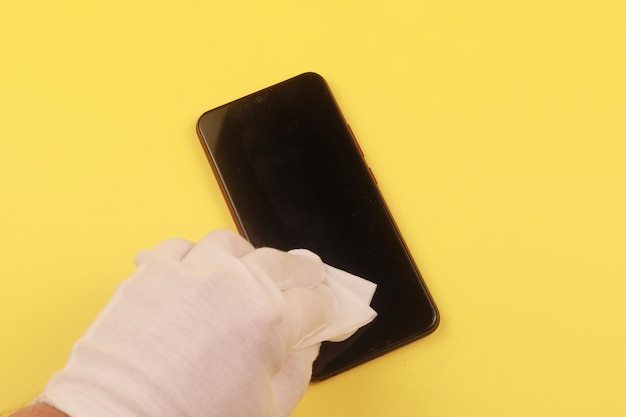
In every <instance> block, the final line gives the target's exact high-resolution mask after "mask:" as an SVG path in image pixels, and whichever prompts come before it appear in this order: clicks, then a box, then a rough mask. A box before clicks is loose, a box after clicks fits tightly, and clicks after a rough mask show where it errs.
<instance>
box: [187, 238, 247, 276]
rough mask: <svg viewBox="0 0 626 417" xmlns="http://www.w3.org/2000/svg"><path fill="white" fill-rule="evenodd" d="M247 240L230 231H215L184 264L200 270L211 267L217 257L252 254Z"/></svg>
mask: <svg viewBox="0 0 626 417" xmlns="http://www.w3.org/2000/svg"><path fill="white" fill-rule="evenodd" d="M253 250H254V246H252V245H251V244H250V243H249V242H248V241H247V240H245V239H244V238H243V237H241V236H239V235H238V234H236V233H235V232H232V231H230V230H225V229H223V230H215V231H213V232H211V233H209V234H207V235H206V236H204V237H203V238H202V239H200V241H199V242H198V243H196V244H195V246H194V247H193V248H192V249H191V250H190V251H189V253H188V254H187V255H186V256H185V257H184V259H183V263H184V264H185V265H189V266H192V267H195V268H199V269H206V268H207V267H209V268H210V267H211V265H212V263H213V260H214V259H215V258H214V257H215V256H224V255H230V256H233V257H235V258H239V257H241V256H244V255H245V254H247V253H249V252H252V251H253Z"/></svg>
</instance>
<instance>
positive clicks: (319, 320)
mask: <svg viewBox="0 0 626 417" xmlns="http://www.w3.org/2000/svg"><path fill="white" fill-rule="evenodd" d="M283 297H284V300H285V304H286V310H285V313H284V316H283V321H282V323H281V333H282V335H283V340H284V342H285V345H286V346H285V347H286V349H287V350H288V351H291V350H293V349H294V348H295V347H297V346H299V345H300V344H302V342H303V341H304V340H306V339H309V338H311V336H313V335H314V334H316V333H318V332H320V331H322V330H323V329H325V328H326V327H327V326H328V325H329V324H330V323H331V321H334V320H335V316H336V313H337V311H338V307H339V306H338V304H339V301H338V300H337V296H336V295H335V293H334V292H333V290H332V289H330V288H329V287H328V286H327V285H326V284H321V285H318V286H316V287H314V288H302V287H296V288H291V289H287V290H285V291H283Z"/></svg>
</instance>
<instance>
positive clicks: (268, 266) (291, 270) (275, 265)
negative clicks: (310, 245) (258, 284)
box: [240, 248, 326, 290]
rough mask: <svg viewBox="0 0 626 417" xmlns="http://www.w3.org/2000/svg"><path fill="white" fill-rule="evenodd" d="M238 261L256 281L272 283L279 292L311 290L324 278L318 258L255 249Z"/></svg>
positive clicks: (273, 250) (323, 271)
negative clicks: (298, 289) (292, 289)
mask: <svg viewBox="0 0 626 417" xmlns="http://www.w3.org/2000/svg"><path fill="white" fill-rule="evenodd" d="M240 261H241V262H242V263H243V264H244V265H245V266H246V267H247V268H248V269H249V270H250V271H251V272H252V274H253V275H254V276H255V277H256V278H257V279H259V280H261V279H263V280H269V281H272V282H273V283H274V284H275V285H276V286H277V287H278V289H280V290H285V289H287V288H295V287H304V288H312V287H314V286H316V285H319V283H321V282H322V281H323V280H324V279H325V278H326V271H325V269H324V264H323V263H322V261H321V260H320V259H319V258H314V257H311V256H303V255H299V254H294V253H286V252H281V251H279V250H276V249H271V248H260V249H256V250H254V251H252V252H249V253H248V254H246V255H244V256H242V257H241V258H240Z"/></svg>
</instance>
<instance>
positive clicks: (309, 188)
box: [197, 73, 439, 380]
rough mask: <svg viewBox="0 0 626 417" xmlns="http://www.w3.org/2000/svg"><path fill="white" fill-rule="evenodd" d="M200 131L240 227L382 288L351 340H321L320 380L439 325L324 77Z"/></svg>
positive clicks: (211, 118) (223, 112) (240, 104)
mask: <svg viewBox="0 0 626 417" xmlns="http://www.w3.org/2000/svg"><path fill="white" fill-rule="evenodd" d="M197 131H198V136H199V137H200V141H201V143H202V146H203V147H204V150H205V152H206V154H207V157H208V160H209V163H210V165H211V167H212V169H213V172H214V174H215V177H216V178H217V181H218V183H219V185H220V187H221V190H222V192H223V194H224V197H225V200H226V203H227V204H228V207H229V209H230V211H231V213H232V216H233V218H234V220H235V223H236V225H237V227H238V229H239V232H240V233H241V234H242V235H243V236H244V237H245V238H246V239H248V240H249V241H250V242H251V243H252V244H253V245H254V246H256V247H262V246H268V247H273V248H277V249H281V250H285V251H286V250H290V249H294V248H305V249H309V250H311V251H313V252H315V253H317V254H318V255H319V256H320V257H321V258H322V260H323V261H324V262H325V263H327V264H329V265H332V266H334V267H337V268H340V269H343V270H345V271H348V272H350V273H352V274H354V275H358V276H360V277H363V278H365V279H368V280H370V281H373V282H375V283H376V284H377V285H378V287H377V290H376V293H375V295H374V299H373V300H372V307H373V308H374V309H375V310H376V311H377V312H378V316H377V318H376V319H375V320H374V321H373V322H372V323H370V324H368V325H366V326H365V327H363V328H361V329H360V330H359V331H357V332H356V333H355V334H354V335H353V336H352V337H350V338H349V339H348V340H346V341H344V342H336V343H331V342H325V343H323V344H322V348H321V350H320V354H319V357H318V358H317V360H316V361H315V363H314V365H313V377H312V379H313V380H321V379H325V378H328V377H330V376H332V375H335V374H337V373H339V372H342V371H344V370H347V369H349V368H351V367H354V366H356V365H358V364H361V363H363V362H365V361H367V360H370V359H372V358H375V357H377V356H380V355H382V354H383V353H385V352H387V351H389V350H392V349H394V348H397V347H399V346H401V345H404V344H406V343H408V342H411V341H413V340H415V339H417V338H420V337H422V336H425V335H427V334H429V333H431V332H432V331H433V330H435V328H436V327H437V325H438V323H439V314H438V311H437V308H436V307H435V304H434V302H433V300H432V298H431V296H430V294H429V292H428V290H427V288H426V286H425V284H424V281H423V279H422V277H421V276H420V273H419V271H418V269H417V267H416V265H415V263H414V261H413V259H412V257H411V255H410V253H409V250H408V249H407V246H406V245H405V243H404V241H403V239H402V237H401V235H400V232H399V230H398V228H397V227H396V224H395V223H394V221H393V219H392V217H391V213H390V212H389V209H388V207H387V205H386V203H385V201H384V200H383V197H382V195H381V193H380V191H379V189H378V185H377V182H376V180H375V178H374V176H373V174H372V172H371V170H370V168H369V167H368V165H367V164H366V162H365V159H364V156H363V153H362V152H361V149H360V147H359V145H358V143H357V142H356V139H355V138H354V136H353V134H352V131H351V129H350V127H349V125H348V124H347V123H346V121H345V120H344V117H343V115H342V113H341V111H340V109H339V107H338V105H337V103H336V101H335V99H334V98H333V95H332V93H331V91H330V88H329V86H328V84H327V83H326V81H325V80H324V79H323V78H322V77H321V76H320V75H318V74H316V73H304V74H301V75H299V76H296V77H294V78H291V79H289V80H287V81H283V82H281V83H279V84H276V85H273V86H271V87H268V88H265V89H263V90H260V91H258V92H256V93H253V94H250V95H248V96H246V97H243V98H240V99H238V100H235V101H233V102H230V103H228V104H225V105H223V106H220V107H217V108H215V109H213V110H210V111H208V112H206V113H204V114H203V115H202V116H201V117H200V119H199V121H198V124H197ZM385 140H388V139H385Z"/></svg>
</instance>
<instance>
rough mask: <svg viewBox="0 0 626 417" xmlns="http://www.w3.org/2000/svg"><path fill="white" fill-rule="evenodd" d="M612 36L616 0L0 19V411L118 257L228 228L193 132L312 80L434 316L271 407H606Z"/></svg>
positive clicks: (181, 9)
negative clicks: (348, 139)
mask: <svg viewBox="0 0 626 417" xmlns="http://www.w3.org/2000/svg"><path fill="white" fill-rule="evenodd" d="M624 22H626V3H625V2H623V1H614V2H611V1H555V0H550V1H548V0H542V1H495V0H494V1H489V0H477V1H453V0H449V1H434V0H428V1H424V0H418V1H414V0H412V1H408V0H407V1H399V0H388V1H384V2H378V3H367V2H363V1H343V2H341V1H337V0H322V1H306V2H294V1H278V0H273V1H266V2H253V1H248V0H237V1H230V2H229V1H219V2H218V1H211V0H203V1H193V0H177V1H169V2H167V1H122V0H111V1H106V2H105V1H61V2H53V1H34V0H30V1H28V0H27V1H20V2H18V1H4V2H2V5H1V6H0V115H1V116H0V117H1V120H2V121H1V122H0V141H1V142H0V144H1V147H0V199H1V200H0V232H1V238H0V257H1V258H0V279H1V283H0V409H7V408H12V407H14V406H17V405H19V404H22V403H24V402H26V401H28V400H29V398H31V397H32V396H33V395H35V394H36V393H37V392H38V391H39V390H40V389H41V388H42V387H43V385H44V383H45V381H46V380H47V379H48V378H49V376H50V375H51V373H52V372H54V371H55V370H57V369H58V368H59V367H61V366H62V365H63V363H64V361H65V359H66V355H67V353H68V350H69V348H70V346H71V345H72V343H73V342H74V340H75V339H76V338H77V337H78V336H79V335H80V334H81V333H82V332H83V331H84V329H85V327H86V326H87V325H88V324H89V322H90V321H91V320H92V318H93V317H94V315H95V314H97V312H98V311H99V310H100V308H101V307H102V306H103V305H104V303H105V302H106V300H107V299H108V298H109V296H110V295H111V293H112V291H113V289H114V287H115V285H116V283H118V282H119V281H120V280H122V279H123V278H124V277H125V276H126V275H128V274H129V273H130V272H131V271H132V270H133V263H132V261H133V256H134V253H135V252H136V251H137V250H139V249H141V248H145V247H150V246H152V245H154V244H155V243H156V242H158V241H160V240H162V239H164V238H168V237H171V236H181V237H186V238H190V239H198V238H199V237H201V236H202V235H203V234H204V233H205V232H207V231H209V230H212V229H215V228H218V227H233V223H232V221H231V220H230V217H229V213H228V210H227V209H226V206H225V204H224V202H223V200H222V197H221V195H220V192H219V189H218V187H217V185H216V182H215V180H214V179H213V176H212V173H211V170H210V168H209V165H208V163H207V162H206V160H205V156H204V154H203V152H202V150H201V147H200V145H199V143H198V140H197V138H196V134H195V131H194V125H195V122H196V119H197V117H198V116H199V115H200V114H201V113H202V112H203V111H205V110H208V109H209V108H212V107H215V106H217V105H220V104H223V103H224V102H226V101H229V100H232V99H235V98H238V97H240V96H242V95H244V94H247V93H250V92H253V91H255V90H257V89H260V88H263V87H266V86H268V85H270V84H273V83H275V82H278V81H282V80H283V79H286V78H288V77H291V76H293V75H296V74H299V73H301V72H304V71H317V72H319V73H321V74H322V75H323V76H324V77H325V78H326V79H327V80H328V82H329V84H330V85H331V88H332V89H333V90H334V92H335V95H336V98H337V100H338V101H339V103H340V105H341V107H342V108H343V111H344V113H345V116H346V118H347V119H348V120H349V122H350V123H351V125H352V127H353V130H354V131H355V133H356V135H357V136H358V137H359V140H360V144H361V146H362V148H363V150H364V152H365V154H366V157H367V160H368V161H369V164H370V166H371V167H372V169H373V170H374V172H375V173H376V176H377V178H378V181H379V183H380V187H381V189H382V191H383V193H384V195H385V197H386V199H387V201H388V204H389V206H390V208H391V210H392V212H393V213H394V215H395V217H396V220H397V222H398V224H399V226H400V228H401V230H402V231H403V234H404V236H405V238H406V241H407V243H408V245H409V247H410V249H411V251H412V252H413V254H414V256H415V258H416V261H417V263H418V265H419V267H420V269H421V271H422V273H423V275H424V277H425V279H426V282H427V284H428V286H429V288H430V290H431V291H432V293H433V296H434V297H435V300H436V301H437V303H438V306H439V308H440V310H441V315H442V322H441V326H440V328H439V329H438V330H437V331H436V332H435V333H434V334H432V335H431V336H428V337H427V338H425V339H423V340H420V341H418V342H416V343H413V344H411V345H409V346H407V347H405V348H402V349H400V350H397V351H395V352H393V353H391V354H388V355H386V356H385V357H383V358H380V359H377V360H375V361H373V362H371V363H368V364H366V365H363V366H361V367H359V368H357V369H355V370H353V371H350V372H348V373H345V374H342V375H340V376H337V377H335V378H332V379H330V380H328V381H325V382H322V383H318V384H315V385H313V386H312V387H311V389H310V390H309V391H308V392H307V394H306V396H305V398H304V400H303V401H302V403H301V404H300V405H299V407H298V409H297V411H296V413H295V415H296V416H298V417H307V416H311V417H312V416H346V415H354V416H363V417H365V416H381V415H382V416H386V415H389V416H421V417H427V416H529V415H533V416H558V415H560V416H590V415H602V416H621V415H624V414H626V402H625V401H624V399H623V395H624V391H625V387H626V386H625V382H624V378H625V376H624V375H625V374H626V360H625V359H624V353H625V351H626V349H625V348H626V326H625V325H624V318H625V317H626V303H625V302H624V300H623V298H624V294H626V280H625V277H626V263H625V261H624V255H625V250H626V216H625V215H624V214H625V213H626V192H625V191H626V190H625V185H624V184H625V179H626V164H625V163H624V154H625V152H626V144H625V143H626V122H625V120H624V119H625V110H626V104H625V100H626V81H625V77H624V74H626V58H625V55H626V29H625V28H624V27H625V23H624ZM209 395H210V394H209Z"/></svg>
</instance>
